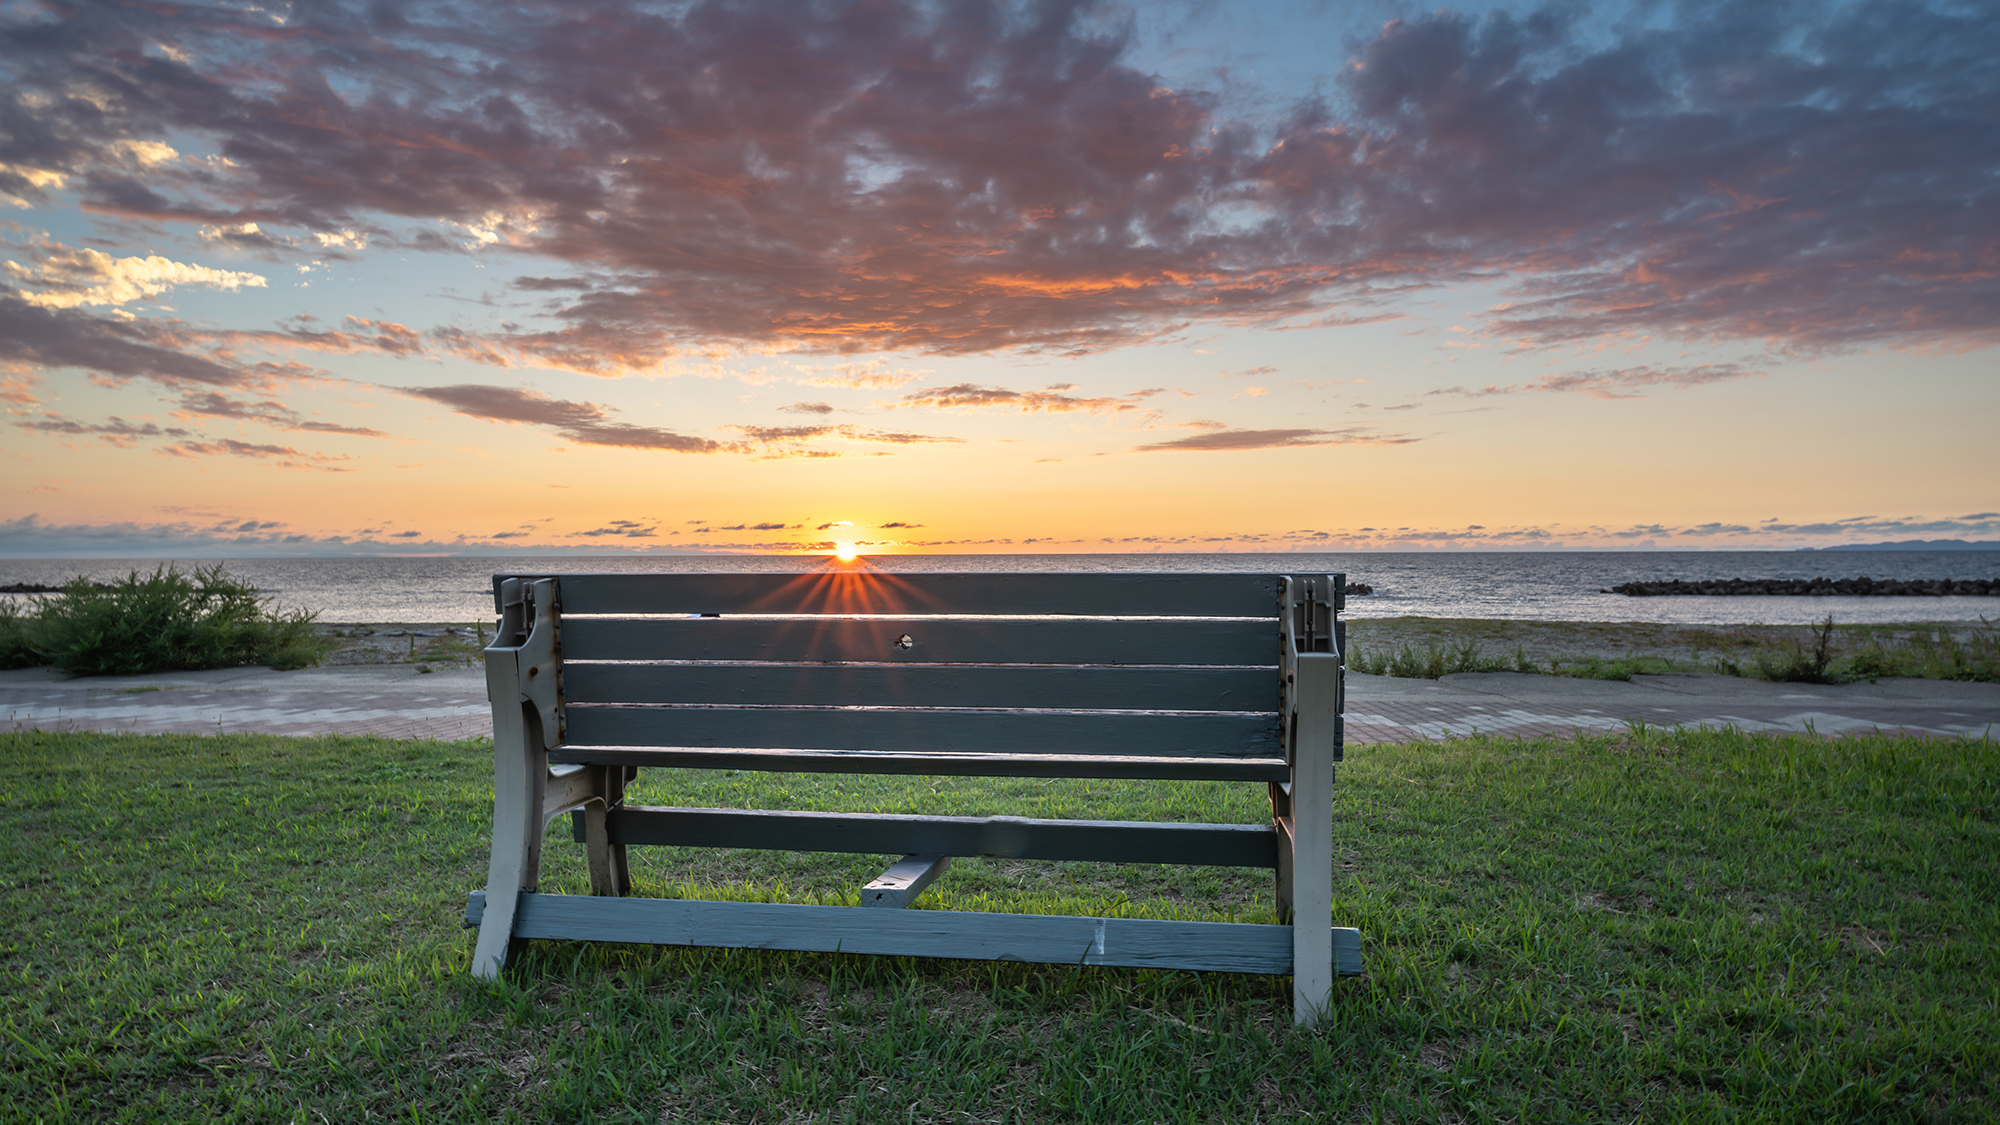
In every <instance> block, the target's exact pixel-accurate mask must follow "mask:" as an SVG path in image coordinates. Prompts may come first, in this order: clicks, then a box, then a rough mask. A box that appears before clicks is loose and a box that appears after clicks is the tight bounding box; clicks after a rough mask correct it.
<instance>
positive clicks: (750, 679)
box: [563, 660, 1280, 713]
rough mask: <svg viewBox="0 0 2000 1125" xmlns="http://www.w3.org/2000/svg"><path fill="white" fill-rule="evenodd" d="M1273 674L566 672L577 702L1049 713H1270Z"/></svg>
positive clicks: (846, 668)
mask: <svg viewBox="0 0 2000 1125" xmlns="http://www.w3.org/2000/svg"><path fill="white" fill-rule="evenodd" d="M1279 686H1280V685H1279V682H1278V674H1277V671H1276V669H1274V668H1152V667H1146V666H1143V665H1141V666H1133V667H1123V668H1104V667H1094V668H1092V667H1086V668H1062V667H1026V668H1024V667H988V666H981V665H976V664H952V665H935V664H924V665H903V666H897V667H867V666H857V665H851V664H837V665H828V664H782V665H756V664H749V665H746V664H590V663H580V662H577V661H575V660H570V661H566V662H565V663H564V666H563V695H564V697H565V698H566V699H567V700H568V701H569V702H571V703H714V704H734V705H744V704H763V705H784V706H795V707H838V706H887V707H1044V708H1076V709H1080V710H1100V711H1146V710H1159V709H1173V710H1180V711H1270V712H1273V713H1275V712H1276V711H1277V710H1278V707H1279V704H1280V693H1279V690H1278V689H1279Z"/></svg>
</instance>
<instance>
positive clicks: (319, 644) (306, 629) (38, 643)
mask: <svg viewBox="0 0 2000 1125" xmlns="http://www.w3.org/2000/svg"><path fill="white" fill-rule="evenodd" d="M269 601H270V600H269V599H267V598H262V597H259V596H258V593H257V588H256V587H255V586H251V585H248V584H246V583H242V582H238V581H236V580H235V579H233V578H231V577H230V576H229V575H228V574H227V573H225V572H224V571H223V569H222V567H221V565H220V564H218V565H216V566H212V567H209V568H207V569H205V570H204V569H200V568H197V569H196V570H194V571H193V572H192V573H185V574H184V573H182V572H181V571H180V570H179V569H177V568H174V567H161V568H160V569H158V570H155V571H154V572H153V573H152V574H150V575H142V574H140V573H139V572H138V571H136V570H135V571H133V572H132V573H131V574H130V575H128V576H127V577H125V578H123V579H120V580H119V581H116V582H113V583H110V584H109V585H108V586H102V587H100V586H97V585H94V584H92V583H90V582H88V581H86V580H84V579H82V578H77V579H75V580H73V581H71V582H70V584H69V585H68V586H66V587H64V588H63V591H62V592H61V593H59V594H55V595H52V596H50V597H49V598H47V599H46V600H44V601H43V602H42V604H41V606H40V607H39V609H38V610H37V612H36V613H35V614H34V615H33V616H32V617H27V618H22V619H20V620H21V621H22V622H23V623H24V624H25V630H24V631H25V634H26V641H27V647H28V648H30V649H32V650H33V652H34V654H35V655H36V656H37V657H39V658H40V660H41V661H43V662H46V663H50V664H54V665H55V666H57V667H59V668H62V669H64V670H66V671H69V672H72V673H74V674H76V675H79V676H93V675H120V674H125V675H130V674H135V673H141V672H169V671H183V670H190V669H197V668H232V667H236V666H239V665H244V664H268V665H270V666H271V667H273V668H280V669H289V668H304V667H308V666H310V665H313V664H317V663H319V661H320V659H321V658H323V657H324V656H325V655H326V654H327V653H328V652H330V651H331V650H332V649H333V647H334V646H333V644H332V642H330V641H327V640H324V639H323V638H321V637H320V636H319V634H318V631H317V630H316V629H314V627H313V620H314V618H315V617H317V616H318V615H317V614H314V613H310V612H307V611H305V610H296V611H293V612H290V613H279V612H275V611H273V610H272V609H270V608H269Z"/></svg>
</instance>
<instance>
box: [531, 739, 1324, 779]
mask: <svg viewBox="0 0 2000 1125" xmlns="http://www.w3.org/2000/svg"><path fill="white" fill-rule="evenodd" d="M549 761H550V762H552V763H569V762H580V763H585V764H589V765H601V766H643V767H647V768H650V769H711V770H770V771H777V772H781V773H792V772H796V773H879V774H899V775H911V774H914V775H919V776H927V777H1102V778H1124V779H1128V780H1154V781H1285V780H1287V779H1289V778H1290V777H1291V775H1292V774H1291V767H1290V766H1289V765H1287V764H1286V763H1285V760H1284V759H1283V758H1198V757H1186V758H1163V757H1142V756H1136V755H1118V754H880V753H872V752H868V751H860V750H733V749H688V748H679V747H675V748H668V749H655V748H650V747H636V746H590V745H581V744H576V743H568V744H565V745H563V746H560V747H557V748H556V749H555V750H552V751H550V752H549Z"/></svg>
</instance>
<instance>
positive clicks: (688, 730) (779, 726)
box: [564, 706, 1281, 758]
mask: <svg viewBox="0 0 2000 1125" xmlns="http://www.w3.org/2000/svg"><path fill="white" fill-rule="evenodd" d="M566 714H567V716H568V720H569V725H568V728H567V733H566V734H565V735H564V741H566V742H574V743H579V744H582V745H585V746H690V747H741V748H745V749H765V748H770V749H784V750H880V751H888V752H891V753H918V754H923V753H933V754H935V753H971V754H992V753H1022V754H1077V755H1084V754H1120V755H1139V756H1144V757H1153V758H1170V757H1200V758H1273V757H1277V756H1278V755H1279V754H1280V753H1281V751H1280V749H1279V745H1278V722H1277V716H1275V715H1255V714H1251V715H1233V714H1224V713H1218V712H1208V713H1196V714H1189V715H1160V714H1140V713H1130V712H1125V713H1121V712H1088V711H1047V712H1022V711H899V710H880V711H868V710H845V709H831V708H824V709H811V708H770V709H762V708H758V709H748V710H746V709H742V708H734V707H584V706H572V707H570V708H569V709H568V711H567V712H566Z"/></svg>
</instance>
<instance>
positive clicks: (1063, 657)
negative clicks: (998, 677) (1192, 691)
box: [562, 617, 1277, 665]
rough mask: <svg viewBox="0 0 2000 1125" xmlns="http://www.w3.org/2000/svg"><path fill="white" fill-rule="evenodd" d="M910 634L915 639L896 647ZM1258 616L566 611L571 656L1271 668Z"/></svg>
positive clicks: (1271, 642)
mask: <svg viewBox="0 0 2000 1125" xmlns="http://www.w3.org/2000/svg"><path fill="white" fill-rule="evenodd" d="M905 636H907V637H909V638H910V642H911V643H910V644H909V646H908V647H904V646H902V645H901V644H899V643H898V641H899V639H900V638H902V637H905ZM1276 638H1277V628H1276V626H1275V625H1273V624H1271V623H1269V622H1258V621H1208V620H1200V619H1191V620H1171V619H1169V620H1160V621H1090V620H1063V619H1051V620H1036V619H1021V620H1011V621H1010V620H1006V619H993V618H985V619H976V620H964V619H949V618H935V619H931V620H910V619H904V620H890V621H882V620H860V621H856V620H847V619H842V618H825V617H821V618H792V619H758V618H746V617H734V618H732V617H721V618H690V617H667V618H617V617H597V618H591V617H565V618H564V619H563V632H562V654H563V660H564V661H566V662H567V661H571V660H769V661H820V662H824V661H862V662H889V663H896V664H1064V665H1069V664H1209V665H1212V664H1227V665H1271V664H1273V663H1274V658H1273V654H1272V650H1273V649H1274V648H1275V647H1277V646H1276Z"/></svg>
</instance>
